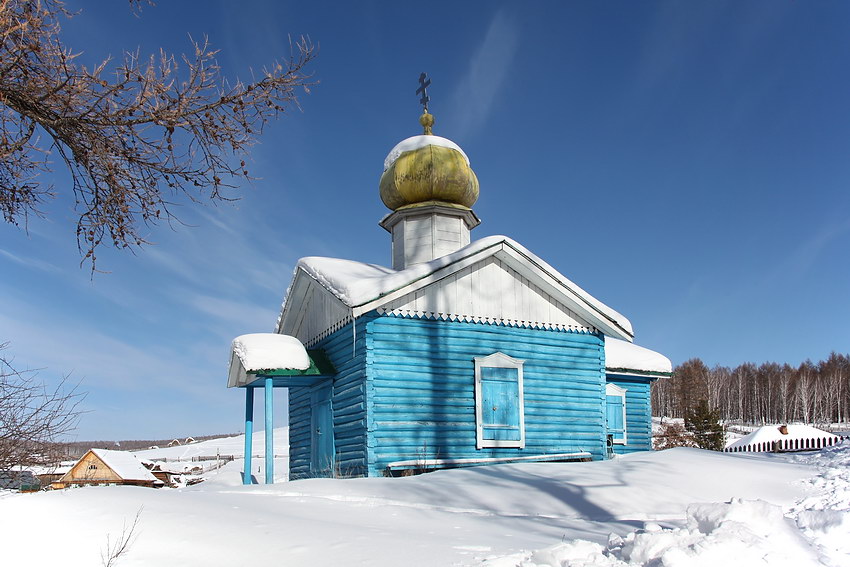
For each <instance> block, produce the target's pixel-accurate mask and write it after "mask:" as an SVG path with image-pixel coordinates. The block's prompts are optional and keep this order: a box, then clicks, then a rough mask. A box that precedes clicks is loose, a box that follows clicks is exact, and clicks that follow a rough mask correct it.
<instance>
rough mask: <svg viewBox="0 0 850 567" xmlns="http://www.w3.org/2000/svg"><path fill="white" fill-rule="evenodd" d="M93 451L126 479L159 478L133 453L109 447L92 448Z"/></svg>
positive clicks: (147, 479)
mask: <svg viewBox="0 0 850 567" xmlns="http://www.w3.org/2000/svg"><path fill="white" fill-rule="evenodd" d="M91 452H92V453H94V454H95V455H97V456H98V458H99V459H100V460H101V461H103V462H104V464H105V465H106V466H108V467H109V468H110V469H112V470H113V471H115V474H117V475H118V476H120V477H121V478H123V479H124V480H146V481H156V480H157V478H156V477H155V476H154V475H153V474H151V471H149V470H148V469H146V468H145V466H144V465H143V464H142V462H141V461H140V460H139V459H137V458H136V456H135V455H134V454H133V453H129V452H127V451H111V450H109V449H92V450H91Z"/></svg>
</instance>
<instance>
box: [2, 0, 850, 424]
mask: <svg viewBox="0 0 850 567" xmlns="http://www.w3.org/2000/svg"><path fill="white" fill-rule="evenodd" d="M69 5H70V7H71V8H74V9H76V8H80V9H81V10H82V12H81V13H80V14H79V15H78V16H76V17H75V18H73V19H72V20H71V21H70V22H66V23H65V25H64V28H63V33H64V37H65V39H66V41H67V43H68V45H69V46H71V47H72V48H73V49H74V50H76V51H82V52H83V55H82V57H83V59H84V60H92V61H93V60H97V59H102V58H104V57H106V56H109V55H112V56H113V57H120V54H121V53H122V51H123V50H135V49H137V48H139V49H140V50H141V52H142V53H151V52H155V51H156V50H158V49H159V48H160V47H164V48H165V49H166V50H168V51H171V52H175V53H182V52H188V51H190V44H189V39H188V38H189V36H190V35H191V36H192V37H194V38H201V37H203V36H204V35H207V36H209V38H210V41H211V42H212V44H213V45H214V46H215V47H217V48H219V49H220V50H221V51H220V54H219V58H218V59H219V63H220V64H221V65H222V67H223V69H224V74H225V75H226V76H228V77H231V78H233V77H240V78H249V77H250V70H251V69H252V68H253V69H260V68H262V67H263V65H268V64H270V63H271V62H272V61H273V60H275V59H276V58H282V57H285V56H286V55H287V54H288V37H289V36H293V37H297V36H299V35H302V34H303V35H309V36H310V38H311V39H312V40H313V42H314V43H316V44H318V45H319V46H320V49H319V56H318V58H317V59H316V60H315V62H314V64H313V67H312V69H313V71H314V73H315V78H316V79H317V80H318V81H320V84H318V85H317V86H316V87H315V88H314V89H312V92H311V94H309V95H305V96H303V97H302V98H301V104H302V108H303V111H295V112H292V113H290V114H288V115H286V116H285V117H284V118H282V119H281V120H279V121H278V122H275V123H273V124H270V125H269V126H268V127H267V128H266V131H265V133H264V135H263V137H262V140H261V144H260V145H258V146H256V147H255V148H254V151H253V152H252V154H251V157H250V160H249V166H250V169H251V171H252V174H253V175H255V176H257V177H259V178H260V179H258V180H257V181H255V182H254V183H252V184H246V185H245V186H244V187H242V188H241V189H240V191H239V194H240V196H241V199H240V200H239V201H238V202H236V203H234V204H220V205H217V206H205V207H200V208H199V207H192V206H188V205H187V206H183V207H180V209H178V215H179V216H180V217H181V219H182V220H183V221H184V222H185V223H186V225H189V226H174V227H173V228H171V227H169V226H168V225H161V226H157V227H152V228H151V229H150V230H149V232H148V233H147V236H148V238H149V240H151V241H152V242H154V243H155V244H154V245H153V246H149V247H147V248H144V249H142V250H140V251H138V252H137V253H136V254H135V255H133V254H127V253H118V252H113V251H106V250H104V251H102V252H101V253H100V255H99V260H98V261H99V267H100V268H102V269H104V270H108V271H109V272H110V273H108V274H98V275H96V276H95V277H94V278H92V277H91V276H90V273H89V271H88V269H87V268H86V267H83V268H81V267H80V259H79V256H78V254H77V250H76V244H75V241H74V218H75V217H74V212H73V203H72V202H71V201H70V199H69V196H68V195H67V194H65V192H64V191H63V189H64V187H65V186H66V185H65V178H64V176H63V175H62V174H61V173H57V174H56V175H55V176H53V177H51V178H45V180H48V179H52V180H53V181H54V182H55V183H56V189H57V191H58V193H59V196H58V197H57V198H56V199H55V200H54V201H53V202H52V203H51V204H50V205H49V206H48V207H47V208H46V212H47V213H48V216H47V218H46V219H38V218H33V219H31V220H30V223H29V230H28V232H25V231H23V230H21V229H17V228H14V227H12V226H9V225H5V224H3V225H0V274H2V275H0V297H2V302H0V340H8V341H10V342H11V345H10V347H9V349H8V350H7V351H6V354H7V355H8V354H11V355H12V356H13V357H14V362H15V365H16V366H18V367H19V368H40V369H41V370H40V375H41V377H42V378H44V379H45V380H46V381H48V382H53V381H55V380H56V379H57V378H58V377H60V376H62V375H63V374H70V375H71V377H72V379H73V380H79V381H81V382H82V384H81V389H83V390H85V391H87V392H88V398H87V399H86V401H85V406H86V409H88V410H89V413H88V414H87V415H86V416H85V417H84V419H83V420H82V422H81V424H80V427H79V429H78V433H77V436H78V437H79V438H81V439H94V438H149V437H168V436H177V435H190V434H191V435H199V434H205V433H216V432H232V431H238V430H240V429H241V427H242V409H241V408H242V404H243V396H242V395H241V392H237V391H233V390H227V389H226V388H225V380H226V376H225V374H226V367H227V359H228V353H229V343H230V341H231V340H232V338H233V337H235V336H237V335H240V334H243V333H247V332H268V331H271V330H272V328H273V325H274V323H275V320H276V317H277V313H278V310H279V307H280V303H281V300H282V298H283V295H284V292H285V290H286V287H287V285H288V284H289V280H290V277H291V273H292V270H293V268H294V266H295V263H296V262H297V260H298V258H299V257H302V256H311V255H324V256H334V257H341V258H349V259H355V260H361V261H365V262H371V263H378V264H384V265H386V264H388V263H389V261H390V239H389V235H388V234H387V233H386V232H385V231H384V230H383V229H381V228H380V227H378V225H377V223H378V221H379V220H380V219H381V218H382V216H383V215H384V214H385V213H386V212H387V211H386V209H385V208H384V206H383V205H382V203H381V201H380V199H379V197H378V180H379V178H380V174H381V169H382V164H383V160H384V157H385V156H386V154H387V152H388V151H389V150H390V149H391V148H392V147H393V146H394V145H395V144H396V143H397V142H398V141H400V140H401V139H403V138H406V137H408V136H411V135H415V134H417V133H419V131H420V128H419V125H418V122H417V119H418V116H419V113H420V111H421V108H420V107H419V105H418V97H417V96H416V95H415V94H414V91H415V90H416V87H417V83H416V81H417V78H418V76H419V73H420V72H422V71H426V72H427V73H428V74H429V76H430V77H431V78H432V80H433V84H432V86H431V88H430V89H429V91H430V95H431V105H430V108H431V111H432V113H433V114H434V115H435V117H436V125H435V128H434V130H435V133H436V134H438V135H442V136H445V137H448V138H450V139H452V140H454V141H455V142H457V143H458V144H460V145H461V147H463V148H464V150H465V152H466V153H467V155H468V156H469V158H470V160H471V163H472V167H473V168H474V170H475V172H476V174H477V175H478V178H479V180H480V183H481V197H480V199H479V201H478V203H477V204H476V205H475V207H474V209H475V211H476V213H477V214H478V215H479V217H481V219H482V220H483V222H482V224H481V226H479V227H478V228H477V229H475V231H474V232H473V238H481V237H484V236H488V235H492V234H506V235H508V236H510V237H512V238H514V239H515V240H517V241H519V242H520V243H522V244H523V245H524V246H526V247H528V248H529V249H531V250H532V251H533V252H535V253H536V254H538V255H539V256H541V257H543V258H544V259H545V260H546V261H548V262H549V263H550V264H552V265H553V266H555V267H556V268H557V269H559V270H560V271H561V272H562V273H564V274H565V275H566V276H567V277H569V278H570V279H572V280H573V281H575V282H576V283H577V284H579V285H580V286H582V287H583V288H584V289H586V290H587V291H589V292H590V293H591V294H593V295H594V296H595V297H597V298H598V299H600V300H601V301H603V302H605V303H606V304H608V305H610V306H611V307H613V308H614V309H617V310H618V311H620V312H621V313H623V314H624V315H626V316H627V317H628V318H629V319H630V320H631V322H632V324H633V326H634V329H635V333H636V342H638V343H639V344H641V345H644V346H647V347H649V348H652V349H655V350H658V351H660V352H662V353H664V354H666V355H667V356H669V357H670V358H671V359H672V360H673V362H674V364H675V363H680V362H683V361H685V360H687V359H689V358H692V357H700V358H702V359H703V360H704V361H705V362H706V363H707V364H709V365H714V364H722V365H730V366H733V365H737V364H739V363H741V362H744V361H753V362H757V363H759V362H764V361H777V362H788V363H790V364H794V365H796V364H799V363H800V362H802V361H803V360H806V359H813V360H818V359H822V358H825V357H827V356H828V355H829V353H830V352H831V351H833V350H835V351H838V352H844V353H846V352H848V351H850V325H848V320H850V262H848V250H850V190H848V187H847V186H848V181H850V159H848V156H850V75H848V70H847V69H848V67H847V61H848V60H850V34H848V33H847V29H848V25H850V4H848V3H846V2H816V3H807V2H790V1H765V2H761V1H734V2H710V3H696V2H605V3H590V2H525V3H518V2H462V3H455V2H428V3H409V4H408V3H399V2H392V3H391V2H357V3H347V2H346V3H324V2H282V1H275V2H249V1H245V2H239V3H237V2H211V1H205V2H190V1H185V2H173V3H172V2H161V3H159V5H157V6H154V7H145V8H144V10H143V11H142V13H141V15H140V17H135V16H134V15H132V14H131V13H130V12H129V10H127V9H126V5H125V4H124V3H121V2H114V1H106V0H102V1H90V2H75V1H71V2H70V3H69ZM280 405H282V404H280Z"/></svg>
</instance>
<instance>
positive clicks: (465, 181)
mask: <svg viewBox="0 0 850 567" xmlns="http://www.w3.org/2000/svg"><path fill="white" fill-rule="evenodd" d="M419 123H420V124H422V126H423V128H424V130H425V131H424V133H423V134H422V135H421V136H413V137H411V138H407V139H406V140H402V141H401V142H399V143H398V144H397V145H396V146H395V147H394V148H393V149H392V151H390V153H389V155H387V159H386V160H384V173H383V175H381V182H380V190H381V200H382V201H383V202H384V204H385V205H386V206H387V207H388V208H389V209H391V210H393V211H395V210H398V209H400V208H402V207H408V206H415V205H418V204H422V205H425V204H435V203H437V204H448V205H451V206H454V207H458V206H460V207H463V208H469V207H471V206H472V205H473V204H474V203H475V201H477V200H478V178H477V177H476V176H475V172H474V171H472V168H471V167H470V166H469V158H468V157H466V154H465V153H463V150H462V149H460V147H459V146H458V145H457V144H455V143H454V142H452V141H451V140H448V139H446V138H442V137H440V136H434V135H433V134H432V133H431V126H433V124H434V116H433V115H432V114H429V113H428V112H427V111H426V112H425V113H424V114H423V115H422V116H421V117H420V118H419Z"/></svg>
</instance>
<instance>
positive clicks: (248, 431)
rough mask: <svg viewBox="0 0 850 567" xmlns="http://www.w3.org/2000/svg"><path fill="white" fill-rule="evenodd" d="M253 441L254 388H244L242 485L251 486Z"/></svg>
mask: <svg viewBox="0 0 850 567" xmlns="http://www.w3.org/2000/svg"><path fill="white" fill-rule="evenodd" d="M253 439H254V388H245V459H244V465H243V467H244V468H243V470H242V484H251V451H252V450H253Z"/></svg>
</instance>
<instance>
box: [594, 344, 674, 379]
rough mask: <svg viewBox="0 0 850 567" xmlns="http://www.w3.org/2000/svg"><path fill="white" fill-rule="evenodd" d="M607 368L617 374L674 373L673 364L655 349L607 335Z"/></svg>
mask: <svg viewBox="0 0 850 567" xmlns="http://www.w3.org/2000/svg"><path fill="white" fill-rule="evenodd" d="M605 370H606V371H607V372H613V373H617V374H637V375H642V376H661V377H667V376H670V375H671V374H672V373H673V364H672V363H671V362H670V359H669V358H667V357H666V356H664V355H663V354H661V353H658V352H655V351H654V350H649V349H648V348H645V347H642V346H638V345H636V344H633V343H630V342H626V341H622V340H620V339H614V338H611V337H606V338H605Z"/></svg>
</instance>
